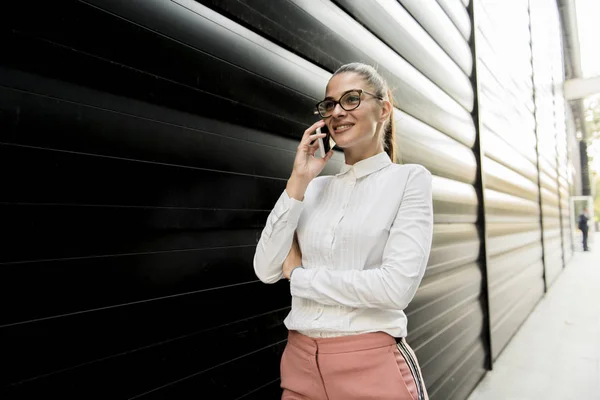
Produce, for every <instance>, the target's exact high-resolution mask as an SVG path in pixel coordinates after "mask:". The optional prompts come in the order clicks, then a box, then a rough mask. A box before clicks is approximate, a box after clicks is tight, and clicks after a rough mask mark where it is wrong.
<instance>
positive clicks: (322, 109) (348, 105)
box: [314, 89, 383, 118]
mask: <svg viewBox="0 0 600 400" xmlns="http://www.w3.org/2000/svg"><path fill="white" fill-rule="evenodd" d="M363 93H365V94H368V95H370V96H373V97H375V98H377V99H379V100H383V97H381V96H379V95H376V94H373V93H370V92H367V91H366V90H362V89H351V90H348V91H346V92H344V94H342V96H341V97H340V99H339V100H338V101H335V100H333V99H325V100H323V101H320V102H318V103H317V111H315V112H314V113H315V114H319V115H320V116H321V117H323V118H327V117H330V116H331V114H333V110H334V109H335V106H336V105H338V104H339V105H340V107H342V109H344V110H346V111H352V110H354V109H356V108H358V106H360V100H361V97H362V94H363Z"/></svg>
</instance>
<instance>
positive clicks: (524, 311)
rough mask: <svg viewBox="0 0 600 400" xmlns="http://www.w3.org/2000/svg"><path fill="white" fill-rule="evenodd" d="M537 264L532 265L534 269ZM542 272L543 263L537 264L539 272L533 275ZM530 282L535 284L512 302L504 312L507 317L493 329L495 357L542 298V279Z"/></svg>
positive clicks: (493, 351) (493, 355) (493, 353)
mask: <svg viewBox="0 0 600 400" xmlns="http://www.w3.org/2000/svg"><path fill="white" fill-rule="evenodd" d="M534 267H535V266H532V268H531V269H532V271H533V270H534ZM541 273H542V263H538V264H537V273H536V274H534V275H532V276H533V277H536V276H537V277H539V276H541ZM529 282H533V285H531V284H530V285H529V286H528V287H527V288H526V289H524V291H523V292H522V295H521V296H520V297H518V296H515V298H518V301H516V302H514V303H513V304H512V307H511V308H509V309H507V310H506V311H505V312H504V315H505V319H504V320H500V321H498V323H497V324H496V329H495V330H493V331H492V333H493V337H494V341H493V342H492V343H493V344H492V357H493V358H494V359H495V358H497V357H498V355H499V354H500V352H501V351H502V349H504V347H505V346H506V344H507V343H508V341H509V340H510V338H511V337H512V336H513V335H514V334H515V332H516V330H517V329H518V328H519V327H520V325H521V324H522V323H523V322H524V321H525V319H526V318H527V317H528V316H529V314H530V313H531V311H532V310H533V308H534V307H535V305H536V304H537V303H538V301H539V300H540V298H541V296H542V295H543V293H544V286H543V282H542V281H541V279H535V280H533V279H529Z"/></svg>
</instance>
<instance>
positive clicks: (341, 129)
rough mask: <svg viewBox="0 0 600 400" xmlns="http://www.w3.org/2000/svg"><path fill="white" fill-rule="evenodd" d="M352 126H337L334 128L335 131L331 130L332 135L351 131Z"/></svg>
mask: <svg viewBox="0 0 600 400" xmlns="http://www.w3.org/2000/svg"><path fill="white" fill-rule="evenodd" d="M353 126H354V125H352V124H343V125H338V126H336V127H335V129H334V130H333V132H334V133H342V132H346V131H347V130H349V129H351V128H352V127H353Z"/></svg>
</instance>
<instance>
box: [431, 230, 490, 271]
mask: <svg viewBox="0 0 600 400" xmlns="http://www.w3.org/2000/svg"><path fill="white" fill-rule="evenodd" d="M479 246H480V239H479V235H478V234H477V227H476V226H475V225H474V224H436V225H435V227H434V235H433V244H432V248H431V253H430V255H429V263H428V265H427V270H426V271H425V276H431V275H436V274H440V273H442V272H445V271H448V270H451V269H453V268H456V267H459V266H461V265H465V264H468V263H473V262H475V261H477V260H478V259H479V257H480V254H479Z"/></svg>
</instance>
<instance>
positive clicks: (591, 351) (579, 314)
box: [468, 233, 600, 400]
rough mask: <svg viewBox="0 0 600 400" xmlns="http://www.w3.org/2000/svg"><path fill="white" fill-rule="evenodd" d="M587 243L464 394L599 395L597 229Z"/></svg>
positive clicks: (561, 398) (591, 398) (519, 399)
mask: <svg viewBox="0 0 600 400" xmlns="http://www.w3.org/2000/svg"><path fill="white" fill-rule="evenodd" d="M590 239H592V238H590ZM579 247H581V245H579ZM590 247H591V251H589V252H583V251H581V249H580V248H579V249H576V251H575V253H574V255H573V258H572V259H571V260H570V261H569V263H568V264H567V266H566V268H565V269H564V270H563V272H562V273H561V274H560V275H559V277H558V278H557V279H556V281H555V282H554V284H553V285H552V286H551V287H550V289H549V291H548V293H546V295H545V296H544V297H543V298H542V300H540V302H539V303H538V305H537V306H536V308H535V309H534V311H533V312H532V313H531V315H530V316H529V317H528V319H527V320H526V321H525V322H524V324H523V325H522V327H521V328H520V329H519V331H518V332H517V333H516V334H515V336H514V337H513V338H512V340H511V341H510V342H509V343H508V345H507V346H506V348H505V349H504V350H503V351H502V353H500V355H499V356H498V358H497V359H496V361H495V363H494V366H493V370H492V371H488V373H487V374H486V375H485V377H484V378H483V380H482V381H481V382H480V383H479V385H478V386H477V387H476V388H475V390H474V391H473V393H472V394H471V395H470V396H469V398H468V400H540V399H543V400H571V399H573V400H600V233H596V234H595V237H594V238H593V242H592V243H591V245H590ZM594 247H595V248H594Z"/></svg>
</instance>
